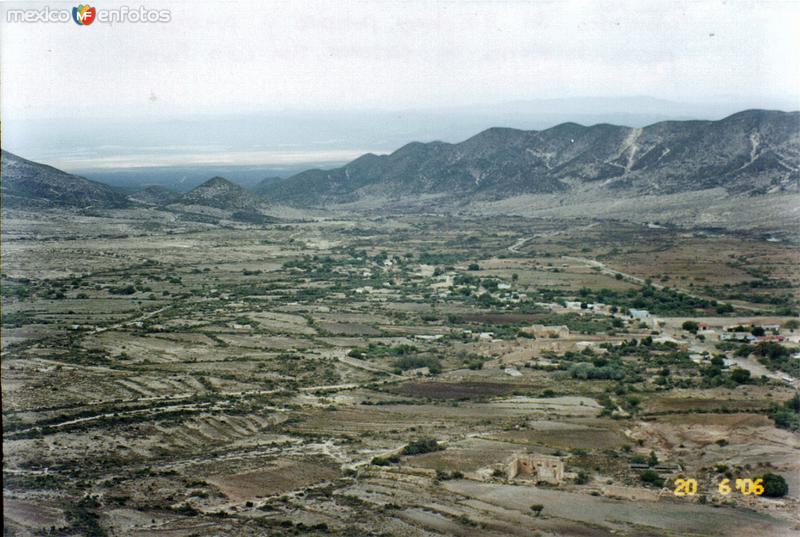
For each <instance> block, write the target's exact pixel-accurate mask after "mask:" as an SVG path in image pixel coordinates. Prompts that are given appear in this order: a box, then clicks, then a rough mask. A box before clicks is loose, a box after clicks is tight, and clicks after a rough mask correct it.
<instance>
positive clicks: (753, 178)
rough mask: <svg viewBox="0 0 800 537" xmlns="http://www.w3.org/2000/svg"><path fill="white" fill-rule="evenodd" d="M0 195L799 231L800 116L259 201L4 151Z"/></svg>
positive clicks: (478, 162)
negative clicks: (760, 220)
mask: <svg viewBox="0 0 800 537" xmlns="http://www.w3.org/2000/svg"><path fill="white" fill-rule="evenodd" d="M1 186H2V200H3V206H4V207H13V206H25V207H49V206H67V207H69V206H73V207H106V208H118V207H128V206H137V205H145V206H161V207H167V208H169V207H182V209H180V208H179V209H176V210H181V211H185V210H187V209H186V208H187V207H208V208H210V209H209V210H217V211H219V210H222V211H228V212H229V213H231V214H232V213H233V212H238V213H239V214H244V215H246V216H247V219H253V218H256V216H257V213H258V214H264V213H268V212H269V210H270V207H276V206H293V207H299V208H309V207H329V208H331V207H333V208H335V207H340V208H352V209H358V208H359V207H363V208H372V209H387V208H392V207H395V208H404V209H410V210H414V209H415V208H417V209H424V210H428V209H430V208H431V207H432V206H433V207H435V208H437V209H439V210H445V211H447V210H473V209H476V208H477V209H478V210H479V211H487V210H488V211H489V212H492V211H494V212H498V211H500V212H505V213H509V212H510V213H515V214H528V215H534V214H541V215H544V216H604V217H606V216H613V217H620V218H630V219H644V218H647V217H649V216H650V213H651V212H653V211H655V212H659V211H660V212H661V213H663V216H664V218H665V221H671V220H674V221H676V222H677V221H682V222H691V223H698V222H705V223H708V222H712V223H714V222H719V223H721V224H722V225H728V224H729V223H731V222H733V224H735V220H736V218H744V216H742V215H741V214H740V213H741V209H742V207H755V208H759V211H761V212H763V210H764V209H762V208H761V207H762V206H763V207H765V208H769V207H771V206H772V205H774V204H775V203H778V202H780V203H781V204H783V205H782V206H784V207H788V212H787V211H783V212H780V211H777V210H773V211H772V212H773V213H774V214H773V215H772V216H773V219H774V218H779V217H783V215H785V214H788V215H789V216H790V217H791V218H793V219H795V220H796V219H797V215H796V214H795V213H796V212H797V211H796V210H795V211H794V212H792V210H791V208H792V207H795V206H796V205H797V202H798V198H796V197H793V196H796V195H797V194H798V193H800V112H780V111H767V110H746V111H743V112H739V113H736V114H733V115H731V116H728V117H726V118H724V119H721V120H718V121H664V122H659V123H655V124H652V125H649V126H646V127H641V128H634V127H624V126H617V125H610V124H598V125H592V126H582V125H578V124H576V123H562V124H560V125H557V126H554V127H551V128H548V129H544V130H518V129H510V128H490V129H487V130H485V131H483V132H481V133H479V134H477V135H475V136H473V137H471V138H469V139H467V140H465V141H463V142H460V143H455V144H451V143H445V142H430V143H420V142H412V143H409V144H407V145H405V146H403V147H401V148H400V149H398V150H396V151H394V152H393V153H390V154H386V155H375V154H371V153H368V154H365V155H363V156H361V157H359V158H357V159H355V160H353V161H352V162H350V163H348V164H346V165H344V166H342V167H339V168H334V169H328V170H321V169H315V170H307V171H304V172H301V173H298V174H296V175H293V176H291V177H289V178H287V179H283V180H277V179H276V178H270V179H267V180H265V181H263V182H262V183H260V184H259V185H257V187H256V188H255V189H254V191H255V192H252V191H249V190H247V189H245V188H243V187H241V186H239V185H237V184H235V183H233V182H231V181H228V180H227V179H224V178H222V177H214V178H212V179H210V180H208V181H206V182H205V183H203V184H201V185H200V186H198V187H196V188H194V189H193V190H191V191H189V192H187V193H184V194H180V193H176V192H172V191H170V190H167V189H164V188H162V187H153V186H150V187H146V188H140V189H138V190H135V191H124V190H122V189H119V188H115V187H110V186H108V185H105V184H103V183H100V182H97V181H91V180H89V179H86V178H84V177H80V176H76V175H71V174H68V173H66V172H63V171H60V170H57V169H55V168H52V167H50V166H47V165H44V164H38V163H35V162H32V161H29V160H25V159H23V158H20V157H18V156H16V155H13V154H11V153H8V152H7V151H3V152H2V181H1ZM722 202H724V203H722ZM715 207H717V208H719V210H716V209H714V208H715ZM720 207H721V208H720ZM556 208H558V210H557V211H556ZM667 208H668V209H669V212H668V213H667V212H665V211H666V209H667ZM715 210H716V212H714V211H715ZM767 210H769V209H767ZM554 211H555V212H554ZM637 211H639V212H637ZM648 211H649V212H648ZM747 218H754V217H753V216H752V215H750V216H747Z"/></svg>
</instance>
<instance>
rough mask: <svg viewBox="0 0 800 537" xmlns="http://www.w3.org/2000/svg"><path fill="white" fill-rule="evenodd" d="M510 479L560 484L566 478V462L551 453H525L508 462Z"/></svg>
mask: <svg viewBox="0 0 800 537" xmlns="http://www.w3.org/2000/svg"><path fill="white" fill-rule="evenodd" d="M507 471H508V479H509V480H510V479H522V480H527V481H534V482H539V481H544V482H547V483H554V484H558V483H561V482H562V481H563V480H564V462H563V461H562V460H561V459H560V458H558V457H551V456H549V455H536V454H525V455H517V456H515V457H514V458H513V459H512V460H511V462H509V463H508V468H507Z"/></svg>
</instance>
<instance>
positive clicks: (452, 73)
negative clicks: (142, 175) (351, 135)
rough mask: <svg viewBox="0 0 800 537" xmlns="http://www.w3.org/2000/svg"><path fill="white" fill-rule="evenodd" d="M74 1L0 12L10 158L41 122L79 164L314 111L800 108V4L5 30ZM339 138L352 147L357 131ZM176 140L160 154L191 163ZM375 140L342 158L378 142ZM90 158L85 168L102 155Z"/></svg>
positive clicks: (263, 9)
mask: <svg viewBox="0 0 800 537" xmlns="http://www.w3.org/2000/svg"><path fill="white" fill-rule="evenodd" d="M74 5H76V4H75V3H61V2H43V3H36V2H30V3H24V4H23V3H14V2H6V3H3V4H2V5H0V9H1V10H2V11H3V13H2V22H1V23H0V24H1V25H2V28H0V76H1V77H2V79H1V83H0V115H1V116H2V121H3V131H4V132H3V135H4V142H5V144H4V145H5V146H9V145H10V146H14V147H21V148H23V149H25V148H26V147H30V148H35V149H31V150H32V151H33V152H34V153H38V154H45V153H46V151H44V150H43V149H42V148H41V147H38V146H36V144H32V145H31V144H30V139H31V138H32V137H33V136H32V134H31V133H32V132H34V130H32V129H33V127H31V125H39V126H41V124H42V122H45V123H46V122H52V123H53V124H54V125H55V124H58V125H59V132H62V134H61V135H59V136H60V138H54V139H52V140H51V139H46V138H47V137H44V138H41V137H40V138H39V145H42V144H49V145H50V146H53V147H52V150H53V151H55V152H57V151H58V150H59V147H56V146H58V142H59V140H62V142H63V143H64V145H63V147H64V148H69V149H70V150H71V151H74V150H75V146H76V142H75V141H74V140H73V141H71V142H66V141H65V140H71V139H74V138H75V137H78V138H80V137H81V132H83V131H82V130H81V129H84V130H86V129H88V127H85V128H84V126H85V125H89V124H90V123H91V124H93V125H97V124H99V123H103V122H105V123H104V124H105V127H104V128H105V129H106V130H108V132H109V133H113V127H111V125H113V124H115V123H116V124H126V125H127V126H126V128H127V129H130V125H132V124H134V125H135V124H139V125H141V124H146V123H148V122H151V123H152V122H154V121H164V120H165V119H168V118H186V117H192V118H197V117H202V116H214V117H216V118H219V117H224V116H227V115H231V116H238V117H242V116H248V115H254V114H268V115H271V116H270V117H280V115H281V114H284V116H283V117H285V118H286V120H285V122H290V121H292V119H291V118H293V117H296V116H297V115H298V114H305V115H308V114H311V115H314V114H318V115H319V118H320V119H319V122H320V124H322V123H324V122H325V114H329V113H331V112H335V113H339V114H348V113H359V114H361V115H362V116H364V115H365V114H366V115H367V116H368V115H369V114H370V113H372V112H374V111H379V112H381V113H385V112H392V111H404V110H428V111H433V112H437V111H441V110H453V114H455V115H457V114H458V113H459V110H461V112H464V111H465V110H467V111H468V110H469V109H471V108H474V107H482V106H483V107H485V106H489V107H491V106H505V107H506V112H507V111H508V106H510V105H509V103H512V104H513V103H517V102H530V101H537V100H543V99H569V98H629V97H641V96H646V97H648V98H654V99H659V100H664V101H669V102H677V103H693V104H700V105H702V104H704V103H706V104H710V105H713V104H714V103H720V102H725V103H730V107H731V108H732V110H731V111H733V108H736V106H738V105H739V104H740V103H741V106H763V107H775V106H781V107H785V108H800V62H798V61H797V51H798V50H800V32H798V30H797V29H798V28H800V2H797V1H789V2H777V1H771V2H770V1H760V2H734V1H694V2H680V1H663V2H661V1H641V0H640V1H630V2H626V1H619V0H617V1H613V2H602V1H592V2H589V1H564V2H555V1H531V2H515V1H502V2H501V1H430V0H428V1H373V2H357V1H347V0H345V1H342V0H338V1H322V2H320V1H302V2H289V1H284V2H225V1H215V2H187V3H173V2H167V1H164V0H159V1H158V2H153V3H148V2H141V3H136V2H130V1H126V2H123V3H116V4H115V3H113V2H108V1H105V2H102V4H101V3H97V4H93V5H95V6H96V7H97V9H98V10H101V9H112V8H115V7H119V6H121V5H129V6H134V7H138V6H139V5H142V6H145V7H146V8H148V9H168V10H169V12H170V13H169V15H170V21H169V22H166V23H144V24H143V23H130V22H128V23H115V24H107V23H106V24H104V23H101V22H100V21H99V20H97V21H95V22H94V23H93V24H91V25H89V26H79V25H78V24H75V23H74V22H73V21H72V20H69V21H68V22H66V23H41V22H39V23H10V22H7V11H8V10H10V9H19V8H25V9H41V8H44V7H49V8H50V9H69V10H71V9H72V7H73V6H74ZM795 105H796V106H795ZM622 106H623V108H624V104H623V105H622ZM380 117H381V121H380V123H381V124H382V125H386V122H385V118H384V117H383V116H380ZM281 121H282V120H278V123H280V122H281ZM37 122H38V123H37ZM64 125H67V126H68V127H64ZM69 126H71V127H69ZM283 126H285V125H282V127H283ZM486 126H487V127H488V126H490V125H486ZM379 127H380V125H376V126H375V127H374V128H376V129H377V128H379ZM70 128H72V130H70ZM109 129H110V130H109ZM426 129H428V127H426ZM167 130H169V129H167ZM313 130H314V129H313V128H312V129H310V131H309V132H311V131H313ZM428 130H430V129H428ZM434 130H435V129H434ZM340 131H341V133H340ZM412 131H413V129H412ZM36 132H38V131H36ZM103 132H105V131H103ZM426 132H427V131H426ZM336 133H340V135H339V134H335V136H334V137H335V138H337V139H338V138H344V139H345V142H346V141H347V140H346V138H347V133H346V121H343V122H342V127H341V128H340V129H338V130H337V131H336ZM409 134H414V133H413V132H412V133H409ZM430 134H431V136H436V132H431V133H430ZM445 134H446V133H445ZM459 134H460V131H459ZM94 136H95V137H103V135H100V134H98V133H97V132H95V133H94ZM109 136H111V137H112V138H113V134H110V135H109ZM179 136H180V135H179V133H176V134H175V139H172V140H170V143H169V144H164V143H163V142H159V145H174V146H180V147H182V149H181V151H182V153H183V154H187V151H186V147H185V146H186V144H185V143H184V141H183V140H181V139H178V137H179ZM312 137H313V136H312ZM301 138H302V137H301ZM375 138H376V136H372V138H371V139H372V140H373V141H372V142H370V140H369V139H368V140H366V141H364V140H354V141H353V142H352V143H350V144H349V147H348V148H346V149H347V150H349V151H351V152H356V151H360V150H362V149H369V148H368V147H363V146H364V145H365V144H366V145H370V143H372V144H373V145H380V144H379V143H378V140H375ZM23 141H24V143H23ZM151 142H152V140H149V141H148V140H144V141H143V143H142V147H146V146H147V144H148V143H151ZM219 142H220V140H214V141H213V143H207V144H205V145H206V146H214V147H216V146H218V145H219ZM312 142H320V140H309V141H308V144H312ZM385 142H386V143H387V144H391V143H395V140H394V139H391V140H386V141H385ZM193 143H195V142H193ZM270 143H271V142H270ZM26 144H28V145H27V146H26ZM70 144H71V145H70ZM222 144H223V145H225V140H222ZM308 144H307V145H308ZM84 145H85V144H84ZM95 145H96V144H95ZM151 145H152V144H151ZM301 145H302V144H301ZM344 146H348V144H347V143H344V144H340V145H339V146H337V147H336V148H334V149H336V150H341V149H343V148H344ZM37 147H38V148H37ZM83 149H88V152H86V154H85V155H84V157H87V155H88V159H89V160H91V159H92V158H93V152H92V147H88V148H87V147H83ZM273 149H275V148H273V147H266V148H264V147H261V148H259V150H261V151H270V150H273ZM387 149H389V148H388V147H387ZM326 150H327V151H328V152H329V153H330V151H331V148H326ZM101 153H102V154H101ZM188 153H192V151H191V150H190V151H189V152H188ZM34 156H35V155H34ZM96 156H97V157H98V158H100V157H102V158H104V159H106V162H107V161H108V160H107V159H108V158H114V157H119V156H120V155H118V154H117V153H114V152H113V151H112V152H111V154H109V153H108V151H106V152H104V153H103V152H102V151H101V150H99V149H98V151H97V155H96ZM83 161H84V162H85V161H86V158H83Z"/></svg>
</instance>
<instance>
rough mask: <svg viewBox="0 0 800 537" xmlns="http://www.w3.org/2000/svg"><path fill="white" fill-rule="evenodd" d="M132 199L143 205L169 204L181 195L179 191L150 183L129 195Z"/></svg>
mask: <svg viewBox="0 0 800 537" xmlns="http://www.w3.org/2000/svg"><path fill="white" fill-rule="evenodd" d="M128 197H129V198H130V200H131V201H134V202H136V203H141V204H143V205H169V204H170V203H175V202H176V201H178V200H179V199H180V197H181V195H180V194H179V193H178V192H175V191H174V190H170V189H168V188H165V187H163V186H159V185H150V186H146V187H144V188H142V189H139V190H136V191H134V192H132V193H131V194H129V195H128Z"/></svg>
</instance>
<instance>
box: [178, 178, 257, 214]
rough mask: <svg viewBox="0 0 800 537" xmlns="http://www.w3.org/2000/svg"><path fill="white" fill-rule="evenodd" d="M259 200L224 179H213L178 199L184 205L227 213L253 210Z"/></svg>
mask: <svg viewBox="0 0 800 537" xmlns="http://www.w3.org/2000/svg"><path fill="white" fill-rule="evenodd" d="M260 202H261V200H260V199H259V198H258V196H256V195H255V194H253V193H252V192H250V191H248V190H245V189H244V188H242V187H241V186H239V185H237V184H235V183H232V182H230V181H228V180H227V179H225V178H224V177H214V178H212V179H209V180H208V181H206V182H205V183H203V184H202V185H200V186H198V187H196V188H194V189H193V190H191V191H189V192H187V193H186V194H184V195H183V196H181V197H180V199H179V200H178V203H181V204H184V205H204V206H206V207H214V208H217V209H224V210H228V211H235V210H241V209H253V208H255V207H256V206H258V205H259V203H260Z"/></svg>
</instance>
